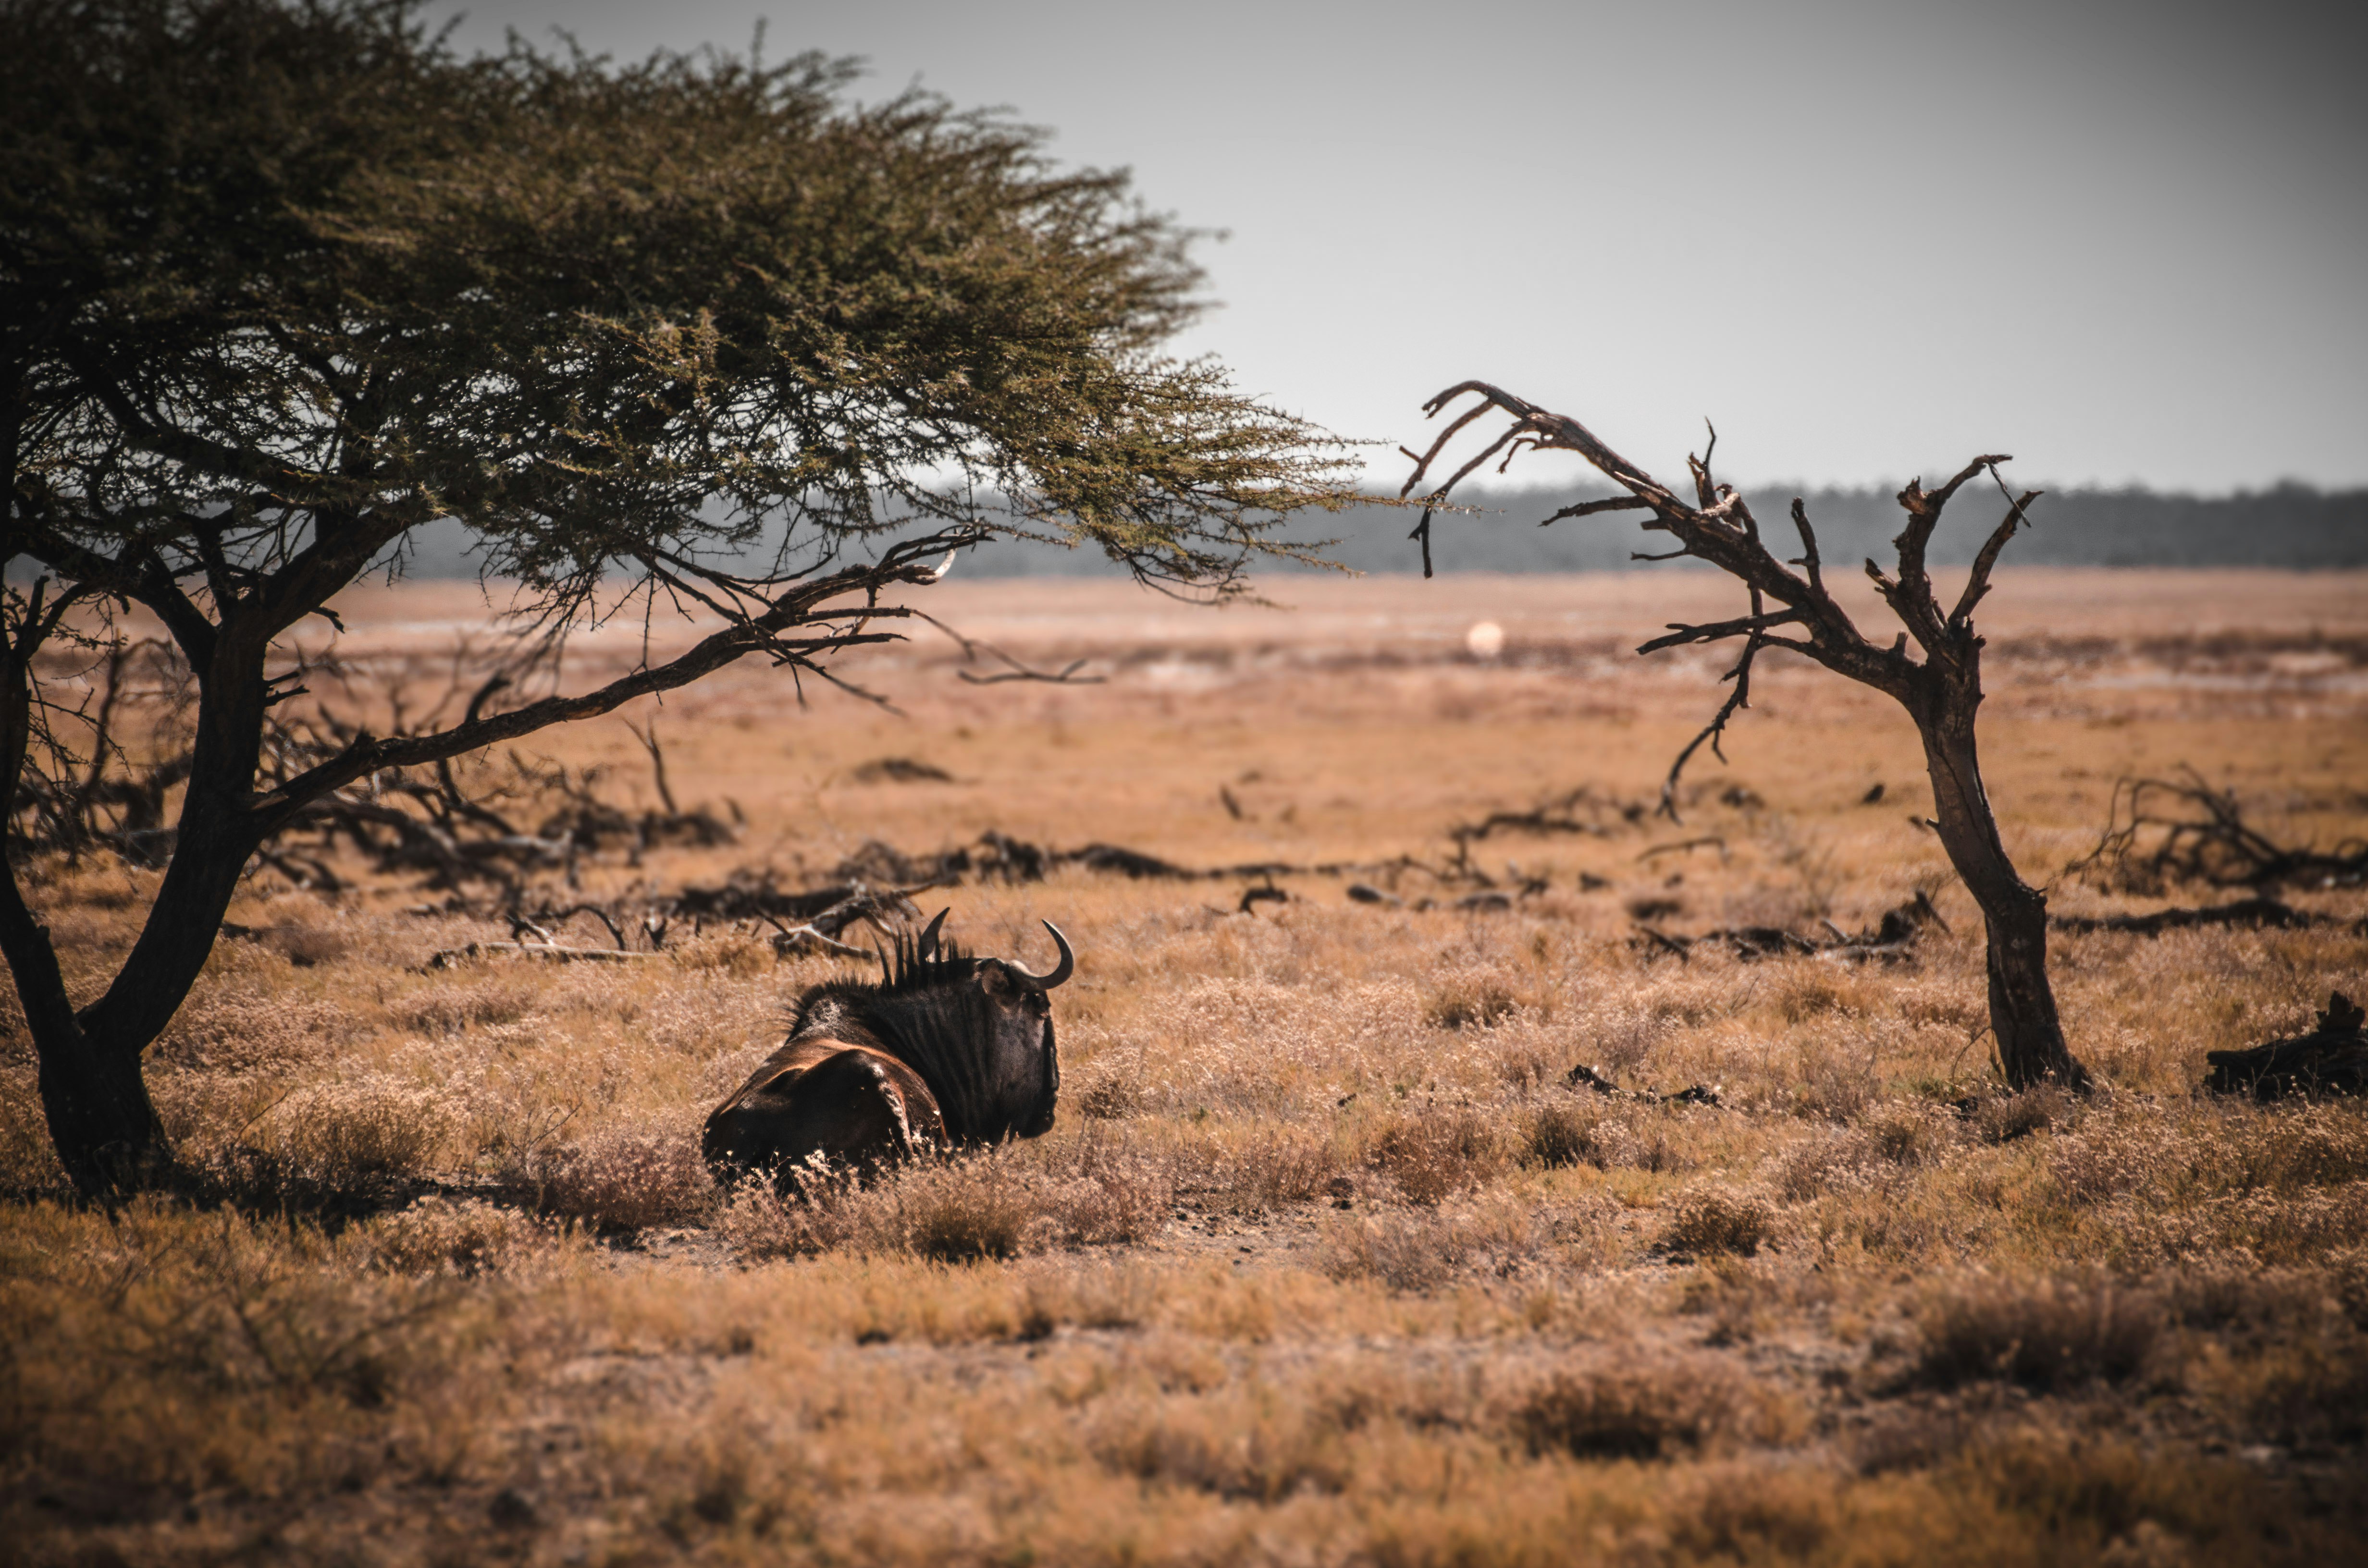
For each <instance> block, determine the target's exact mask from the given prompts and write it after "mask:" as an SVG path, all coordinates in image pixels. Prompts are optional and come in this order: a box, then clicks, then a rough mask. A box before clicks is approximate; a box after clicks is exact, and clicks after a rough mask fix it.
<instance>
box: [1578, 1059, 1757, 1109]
mask: <svg viewBox="0 0 2368 1568" xmlns="http://www.w3.org/2000/svg"><path fill="white" fill-rule="evenodd" d="M1563 1082H1564V1083H1565V1085H1569V1086H1570V1087H1571V1088H1574V1089H1593V1090H1594V1091H1595V1092H1596V1093H1597V1094H1599V1095H1609V1096H1612V1097H1613V1098H1615V1099H1631V1100H1643V1101H1644V1102H1645V1104H1647V1105H1706V1106H1711V1107H1718V1106H1721V1105H1722V1104H1723V1103H1724V1102H1722V1101H1721V1100H1720V1099H1719V1097H1718V1089H1717V1086H1716V1085H1711V1084H1696V1085H1693V1086H1692V1087H1691V1088H1689V1089H1679V1091H1678V1092H1677V1093H1676V1094H1674V1095H1665V1094H1661V1093H1659V1092H1658V1091H1656V1090H1653V1089H1623V1088H1622V1087H1621V1086H1620V1085H1617V1084H1615V1083H1613V1082H1612V1081H1611V1079H1609V1078H1607V1077H1605V1076H1604V1075H1603V1074H1601V1073H1600V1072H1599V1071H1597V1070H1596V1069H1595V1068H1592V1067H1589V1066H1588V1064H1587V1063H1586V1062H1580V1063H1579V1064H1578V1065H1577V1066H1576V1067H1574V1068H1572V1069H1571V1070H1570V1071H1569V1072H1568V1073H1566V1074H1564V1075H1563Z"/></svg>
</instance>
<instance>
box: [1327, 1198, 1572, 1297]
mask: <svg viewBox="0 0 2368 1568" xmlns="http://www.w3.org/2000/svg"><path fill="white" fill-rule="evenodd" d="M1544 1241H1545V1237H1544V1236H1543V1234H1542V1233H1540V1229H1539V1227H1538V1225H1537V1224H1536V1222H1535V1221H1533V1220H1532V1219H1531V1216H1530V1215H1529V1213H1528V1212H1527V1211H1526V1210H1522V1209H1521V1208H1520V1207H1519V1206H1517V1205H1514V1204H1511V1203H1508V1202H1502V1201H1499V1202H1494V1203H1456V1204H1441V1205H1440V1206H1439V1207H1438V1208H1435V1209H1413V1210H1406V1209H1389V1210H1381V1211H1379V1212H1372V1213H1365V1214H1360V1215H1359V1216H1357V1217H1356V1218H1354V1219H1350V1218H1348V1217H1346V1216H1343V1217H1340V1218H1338V1219H1335V1220H1333V1221H1330V1222H1329V1223H1327V1224H1326V1226H1325V1227H1324V1230H1323V1233H1322V1239H1321V1243H1320V1245H1319V1250H1318V1256H1319V1258H1320V1261H1321V1264H1322V1267H1323V1269H1324V1271H1325V1272H1326V1274H1328V1275H1330V1276H1331V1277H1332V1278H1335V1279H1377V1280H1379V1281H1381V1282H1382V1283H1383V1284H1384V1285H1387V1286H1389V1287H1390V1288H1391V1289H1392V1290H1429V1289H1430V1288H1431V1287H1432V1286H1434V1285H1439V1284H1443V1283H1444V1282H1446V1281H1447V1280H1448V1279H1450V1278H1453V1277H1455V1276H1456V1275H1458V1274H1463V1273H1467V1272H1475V1273H1487V1274H1495V1275H1506V1274H1510V1273H1513V1272H1514V1271H1515V1270H1516V1269H1518V1268H1519V1267H1520V1265H1521V1264H1523V1263H1525V1262H1527V1261H1528V1260H1529V1259H1531V1257H1534V1256H1537V1254H1538V1252H1539V1251H1540V1250H1541V1248H1542V1246H1543V1243H1544Z"/></svg>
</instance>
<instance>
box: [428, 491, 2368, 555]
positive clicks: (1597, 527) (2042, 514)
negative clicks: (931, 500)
mask: <svg viewBox="0 0 2368 1568" xmlns="http://www.w3.org/2000/svg"><path fill="white" fill-rule="evenodd" d="M1898 488H1899V487H1898V486H1897V485H1870V486H1868V487H1867V488H1865V489H1862V490H1832V489H1827V490H1810V491H1806V492H1803V491H1798V490H1794V489H1790V488H1783V487H1772V486H1771V487H1766V488H1761V487H1753V488H1750V489H1748V490H1747V491H1746V492H1745V494H1746V495H1747V496H1748V499H1749V501H1750V504H1751V506H1752V507H1753V508H1754V510H1755V511H1758V512H1760V513H1763V514H1765V515H1767V516H1770V517H1784V516H1786V515H1787V514H1788V512H1789V511H1790V509H1791V506H1792V500H1793V496H1794V495H1796V494H1798V495H1801V496H1802V497H1803V499H1804V502H1805V503H1806V504H1807V506H1808V511H1809V517H1810V518H1811V520H1812V521H1814V522H1815V523H1816V528H1817V537H1818V538H1819V539H1820V540H1831V543H1830V545H1828V546H1827V554H1828V555H1829V556H1830V557H1831V558H1832V559H1834V560H1836V561H1852V562H1855V561H1859V560H1861V559H1863V558H1865V557H1867V556H1870V555H1871V556H1874V557H1876V558H1878V559H1881V558H1883V557H1884V556H1885V555H1886V554H1887V553H1888V551H1889V550H1890V548H1891V540H1892V536H1894V535H1895V534H1896V533H1897V532H1898V531H1899V505H1898V502H1897V501H1896V500H1895V499H1894V496H1895V494H1896V492H1897V490H1898ZM1596 494H1598V492H1596V491H1592V490H1587V489H1581V488H1577V487H1574V488H1570V489H1566V490H1502V491H1487V490H1473V491H1469V492H1463V491H1459V492H1458V493H1457V496H1456V499H1457V501H1458V503H1459V504H1461V505H1464V506H1472V507H1474V508H1477V511H1476V512H1474V513H1442V514H1441V515H1440V517H1437V518H1435V519H1434V520H1433V522H1432V528H1433V531H1434V534H1435V538H1436V544H1435V546H1434V548H1433V550H1432V552H1431V553H1432V556H1433V558H1434V559H1435V561H1436V562H1437V564H1438V568H1439V570H1440V571H1441V572H1618V571H1624V570H1626V569H1627V568H1628V567H1629V566H1630V565H1631V564H1633V563H1632V562H1630V561H1629V559H1628V556H1629V552H1630V551H1633V550H1634V549H1636V548H1637V543H1636V540H1635V538H1634V528H1626V527H1623V526H1622V519H1621V518H1619V517H1616V516H1615V517H1585V518H1579V519H1577V520H1575V521H1571V522H1562V523H1556V524H1554V526H1553V527H1552V528H1539V527H1538V526H1537V523H1538V519H1539V518H1541V517H1551V516H1552V515H1553V514H1554V512H1555V510H1556V509H1558V508H1560V507H1563V506H1568V505H1570V504H1571V503H1573V502H1575V501H1580V500H1585V499H1589V498H1592V497H1593V496H1594V495H1596ZM2032 525H2033V526H2032V529H2031V531H2030V532H2029V533H2028V534H2026V535H2025V536H2024V537H2023V538H2022V539H2021V540H2017V541H2016V544H2015V551H2016V553H2015V564H2017V565H2021V566H2275V567H2286V568H2290V569H2297V570H2310V569H2318V570H2325V569H2328V568H2332V567H2344V566H2354V567H2357V566H2368V489H2362V490H2319V489H2316V488H2314V487H2312V486H2310V485H2306V484H2281V485H2278V486H2276V487H2275V488H2274V489H2270V490H2260V491H2239V492H2237V494H2234V495H2208V496H2206V495H2173V494H2161V493H2159V492H2157V491H2152V490H2142V489H2135V488H2133V489H2126V490H2063V491H2057V492H2055V493H2052V494H2048V495H2045V496H2044V497H2043V498H2042V499H2041V500H2040V501H2039V502H2037V503H2036V504H2035V505H2034V506H2032ZM1411 526H1412V519H1411V518H1410V517H1407V516H1406V515H1405V514H1403V513H1400V512H1398V511H1396V510H1395V509H1394V508H1388V507H1383V506H1366V507H1350V508H1349V509H1347V510H1344V511H1342V512H1339V513H1338V514H1336V515H1333V516H1329V517H1316V518H1313V519H1311V520H1309V521H1308V522H1305V523H1304V524H1302V525H1301V526H1300V528H1298V530H1297V531H1298V532H1300V533H1303V534H1307V535H1309V536H1310V537H1318V536H1322V537H1332V536H1337V537H1338V539H1339V540H1340V543H1339V545H1338V547H1337V548H1335V549H1332V550H1329V551H1326V552H1325V553H1326V554H1327V555H1329V556H1330V557H1332V558H1333V559H1335V560H1338V561H1339V562H1342V563H1343V564H1344V565H1348V566H1351V567H1354V568H1355V569H1356V570H1358V571H1360V572H1416V571H1419V570H1421V557H1420V555H1419V554H1418V553H1417V550H1416V548H1415V546H1414V545H1412V544H1411V543H1409V542H1407V540H1406V529H1407V528H1409V527H1411ZM1981 533H1982V530H1981V529H1980V528H1975V527H1974V526H1972V525H1971V524H1970V523H1969V524H1967V525H1966V526H1965V528H1964V529H1963V530H1962V532H1960V531H1956V530H1943V531H1942V533H1941V536H1940V537H1938V538H1936V539H1934V540H1933V541H1932V550H1931V559H1932V562H1933V563H1934V564H1935V565H1950V566H1962V565H1964V564H1966V563H1968V562H1971V561H1972V560H1973V557H1974V551H1975V550H1976V549H1978V548H1979V547H1980V544H1981V538H1980V536H1981ZM468 538H469V536H468V535H467V534H466V533H465V532H464V531H463V530H461V528H457V527H455V528H450V529H449V530H445V529H438V528H423V529H420V530H418V531H416V533H415V534H414V535H413V536H412V541H411V543H412V548H413V550H414V551H416V553H415V555H414V557H413V559H412V561H411V563H410V565H409V567H408V569H407V570H408V574H409V575H412V576H415V577H471V576H474V575H476V565H475V563H474V561H473V560H472V557H471V556H470V555H469V554H468V553H467V549H466V546H467V543H468ZM1261 570H1263V571H1266V572H1276V571H1304V570H1307V568H1305V567H1302V566H1299V565H1297V564H1295V563H1292V562H1279V561H1270V562H1268V563H1267V564H1266V565H1265V566H1264V567H1263V568H1261ZM957 574H959V575H961V576H964V577H1100V576H1119V575H1122V571H1121V569H1120V568H1117V567H1114V566H1112V565H1111V564H1110V562H1109V561H1108V560H1106V559H1105V558H1104V557H1103V556H1102V554H1101V553H1100V552H1099V551H1093V550H1069V549H1064V548H1063V547H1062V546H1060V545H1056V544H1038V543H1031V542H1029V541H1027V540H1010V539H1000V540H996V541H994V542H993V543H991V544H986V545H984V546H981V547H980V548H979V549H977V550H975V551H972V552H970V553H969V554H968V555H967V556H965V557H964V559H963V560H962V563H961V565H960V566H959V567H958V568H957Z"/></svg>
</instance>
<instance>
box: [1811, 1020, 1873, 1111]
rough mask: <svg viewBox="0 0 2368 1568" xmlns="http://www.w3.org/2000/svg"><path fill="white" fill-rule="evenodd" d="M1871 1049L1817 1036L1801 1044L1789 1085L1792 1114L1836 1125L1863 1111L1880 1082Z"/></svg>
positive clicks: (1870, 1102) (1871, 1099) (1870, 1101)
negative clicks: (1795, 1078)
mask: <svg viewBox="0 0 2368 1568" xmlns="http://www.w3.org/2000/svg"><path fill="white" fill-rule="evenodd" d="M1873 1063H1874V1058H1873V1052H1872V1051H1861V1050H1859V1049H1854V1048H1853V1049H1847V1050H1846V1049H1843V1048H1842V1047H1840V1046H1838V1045H1836V1044H1835V1043H1834V1042H1833V1041H1831V1040H1817V1041H1816V1042H1814V1043H1811V1044H1807V1045H1804V1046H1803V1047H1802V1048H1801V1075H1800V1078H1799V1079H1798V1081H1797V1082H1795V1083H1794V1084H1793V1091H1792V1110H1793V1115H1795V1116H1799V1117H1803V1118H1806V1119H1812V1120H1819V1121H1830V1122H1834V1123H1836V1124H1838V1125H1843V1124H1848V1123H1850V1122H1854V1121H1856V1120H1858V1119H1860V1118H1861V1116H1863V1115H1865V1114H1866V1109H1867V1108H1868V1107H1869V1106H1871V1105H1873V1103H1874V1098H1875V1095H1876V1092H1877V1090H1878V1089H1879V1087H1880V1085H1878V1083H1877V1082H1876V1079H1875V1075H1874V1064H1873Z"/></svg>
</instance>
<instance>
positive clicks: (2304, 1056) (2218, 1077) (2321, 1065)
mask: <svg viewBox="0 0 2368 1568" xmlns="http://www.w3.org/2000/svg"><path fill="white" fill-rule="evenodd" d="M2363 1023H2368V1010H2363V1009H2362V1007H2361V1006H2359V1005H2358V1004H2356V1003H2354V1002H2353V1001H2352V1000H2351V997H2349V996H2346V995H2345V994H2343V993H2342V992H2340V991H2338V992H2336V993H2334V994H2332V995H2330V996H2329V997H2328V1002H2327V1010H2326V1011H2324V1012H2322V1013H2320V1014H2319V1015H2318V1027H2317V1028H2315V1029H2313V1030H2312V1031H2311V1032H2310V1033H2308V1034H2306V1035H2302V1036H2299V1037H2297V1038H2295V1039H2294V1040H2271V1041H2269V1042H2268V1043H2267V1044H2265V1045H2257V1046H2254V1047H2253V1048H2252V1049H2251V1050H2249V1051H2211V1052H2209V1053H2208V1054H2206V1055H2205V1057H2204V1061H2205V1062H2207V1063H2209V1064H2210V1067H2211V1071H2210V1072H2209V1073H2208V1074H2206V1075H2205V1077H2204V1080H2203V1086H2204V1087H2205V1088H2207V1089H2210V1090H2211V1091H2213V1093H2214V1094H2222V1095H2250V1096H2252V1097H2253V1098H2254V1099H2257V1100H2264V1101H2267V1100H2276V1099H2283V1098H2286V1097H2287V1096H2302V1097H2305V1098H2316V1097H2317V1096H2320V1095H2359V1094H2368V1034H2363V1033H2362V1029H2361V1026H2362V1024H2363Z"/></svg>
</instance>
